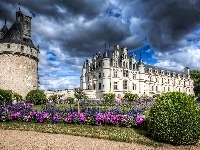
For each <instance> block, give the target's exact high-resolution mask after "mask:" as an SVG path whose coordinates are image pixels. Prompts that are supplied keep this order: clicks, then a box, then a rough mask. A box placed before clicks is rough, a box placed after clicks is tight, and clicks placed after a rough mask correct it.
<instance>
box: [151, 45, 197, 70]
mask: <svg viewBox="0 0 200 150" xmlns="http://www.w3.org/2000/svg"><path fill="white" fill-rule="evenodd" d="M153 57H154V58H155V59H157V63H156V64H154V65H155V66H159V67H165V68H169V69H175V70H182V69H183V68H184V67H189V68H190V69H192V70H200V61H199V60H200V49H197V48H196V47H195V46H194V45H191V46H188V47H184V48H182V49H178V50H177V51H173V52H165V53H160V52H155V54H154V56H153Z"/></svg>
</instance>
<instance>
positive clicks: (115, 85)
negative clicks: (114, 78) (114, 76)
mask: <svg viewBox="0 0 200 150" xmlns="http://www.w3.org/2000/svg"><path fill="white" fill-rule="evenodd" d="M114 90H117V82H114Z"/></svg>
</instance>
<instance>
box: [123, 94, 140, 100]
mask: <svg viewBox="0 0 200 150" xmlns="http://www.w3.org/2000/svg"><path fill="white" fill-rule="evenodd" d="M138 97H139V96H138V95H137V94H132V93H126V94H125V95H124V98H125V99H127V100H129V101H134V100H136V99H137V98H138Z"/></svg>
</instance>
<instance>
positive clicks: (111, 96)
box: [103, 93, 115, 102]
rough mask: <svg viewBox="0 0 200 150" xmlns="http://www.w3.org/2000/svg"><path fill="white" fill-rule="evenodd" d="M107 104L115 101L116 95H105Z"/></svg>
mask: <svg viewBox="0 0 200 150" xmlns="http://www.w3.org/2000/svg"><path fill="white" fill-rule="evenodd" d="M103 98H104V100H105V102H110V101H112V100H114V99H115V93H108V94H105V95H104V97H103Z"/></svg>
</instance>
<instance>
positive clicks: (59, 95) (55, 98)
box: [49, 94, 63, 102]
mask: <svg viewBox="0 0 200 150" xmlns="http://www.w3.org/2000/svg"><path fill="white" fill-rule="evenodd" d="M62 96H63V95H61V94H53V95H50V96H49V100H52V101H54V102H55V101H56V100H57V99H60V98H61V97H62Z"/></svg>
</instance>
